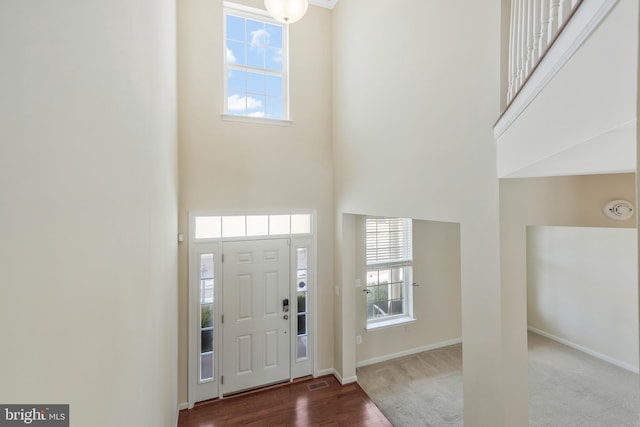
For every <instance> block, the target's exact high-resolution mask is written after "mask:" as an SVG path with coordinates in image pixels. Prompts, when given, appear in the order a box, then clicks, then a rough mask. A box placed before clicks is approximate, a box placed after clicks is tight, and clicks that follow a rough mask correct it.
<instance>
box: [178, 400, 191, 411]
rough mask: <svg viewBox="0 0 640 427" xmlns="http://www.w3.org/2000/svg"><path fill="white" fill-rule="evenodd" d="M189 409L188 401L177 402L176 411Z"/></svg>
mask: <svg viewBox="0 0 640 427" xmlns="http://www.w3.org/2000/svg"><path fill="white" fill-rule="evenodd" d="M185 409H189V402H182V403H179V404H178V412H180V411H183V410H185Z"/></svg>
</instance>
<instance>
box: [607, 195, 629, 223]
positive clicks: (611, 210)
mask: <svg viewBox="0 0 640 427" xmlns="http://www.w3.org/2000/svg"><path fill="white" fill-rule="evenodd" d="M634 210H635V208H634V207H633V205H632V204H631V203H629V202H628V201H626V200H612V201H610V202H609V203H607V204H606V205H604V208H602V211H603V212H604V214H605V216H606V217H607V218H609V219H614V220H616V221H624V220H625V219H629V218H631V217H632V216H633V213H634Z"/></svg>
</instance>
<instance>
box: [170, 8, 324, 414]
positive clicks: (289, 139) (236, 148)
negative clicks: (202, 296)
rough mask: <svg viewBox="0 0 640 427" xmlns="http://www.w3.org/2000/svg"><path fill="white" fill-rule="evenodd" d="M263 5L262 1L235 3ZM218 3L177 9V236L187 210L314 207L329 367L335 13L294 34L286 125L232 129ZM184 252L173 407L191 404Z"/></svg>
mask: <svg viewBox="0 0 640 427" xmlns="http://www.w3.org/2000/svg"><path fill="white" fill-rule="evenodd" d="M239 3H243V4H246V5H249V6H253V7H257V8H264V5H263V2H262V1H259V0H253V1H241V2H239ZM222 22H223V21H222V2H221V1H205V0H181V1H179V2H178V90H179V104H178V105H179V139H180V215H179V216H180V222H179V229H180V232H182V233H184V234H185V236H187V235H188V224H187V223H188V221H187V219H188V214H189V212H199V213H206V212H220V211H235V212H241V211H255V210H267V211H269V210H284V211H286V210H291V209H311V210H315V211H317V218H318V224H317V225H318V227H317V230H318V241H317V259H318V278H317V279H318V352H319V353H318V360H317V367H318V368H319V369H321V370H322V369H330V368H332V367H333V363H334V361H333V354H334V353H333V298H332V295H333V276H332V274H333V170H332V155H331V84H332V80H331V12H330V11H329V10H327V9H323V8H318V7H315V6H311V7H310V8H309V12H308V13H307V15H306V16H305V17H304V19H303V20H301V21H300V22H298V23H296V24H295V25H292V26H291V27H290V72H291V82H290V93H291V111H292V113H291V115H292V119H293V125H292V126H289V127H283V126H269V125H260V124H246V123H238V122H228V121H223V120H222V119H221V116H220V115H221V113H222V106H223V93H224V92H223V89H224V88H223V85H224V83H223V77H224V76H223V74H222V73H223V67H222V64H221V58H222V55H223V50H222V49H223V33H222ZM187 248H188V242H187V241H186V240H185V242H184V243H183V244H182V245H181V246H180V253H179V266H180V283H179V286H180V291H179V293H180V322H179V330H180V345H179V349H180V353H179V378H180V380H179V402H186V401H187V380H188V378H187V350H188V342H187V315H188V312H187V299H188V286H187Z"/></svg>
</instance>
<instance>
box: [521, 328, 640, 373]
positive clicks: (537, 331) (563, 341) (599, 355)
mask: <svg viewBox="0 0 640 427" xmlns="http://www.w3.org/2000/svg"><path fill="white" fill-rule="evenodd" d="M527 330H529V331H530V332H533V333H534V334H538V335H542V336H543V337H545V338H549V339H550V340H552V341H555V342H559V343H560V344H564V345H566V346H567V347H571V348H573V349H574V350H578V351H581V352H583V353H586V354H588V355H589V356H593V357H595V358H596V359H600V360H602V361H605V362H607V363H611V364H612V365H615V366H617V367H619V368H622V369H625V370H627V371H631V372H633V373H635V374H638V373H640V369H638V367H637V366H633V365H630V364H628V363H625V362H622V361H620V360H618V359H614V358H613V357H610V356H607V355H605V354H602V353H598V352H597V351H593V350H591V349H588V348H586V347H583V346H581V345H579V344H576V343H574V342H571V341H569V340H566V339H564V338H560V337H557V336H555V335H552V334H550V333H548V332H545V331H542V330H540V329H537V328H534V327H533V326H529V327H528V328H527Z"/></svg>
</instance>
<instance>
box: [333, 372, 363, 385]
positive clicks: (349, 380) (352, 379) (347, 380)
mask: <svg viewBox="0 0 640 427" xmlns="http://www.w3.org/2000/svg"><path fill="white" fill-rule="evenodd" d="M333 376H334V377H336V379H337V380H338V382H339V383H340V384H342V385H347V384H351V383H356V382H358V377H357V376H355V375H354V376H352V377H347V378H342V377H341V376H340V374H339V373H338V371H336V370H335V369H333Z"/></svg>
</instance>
